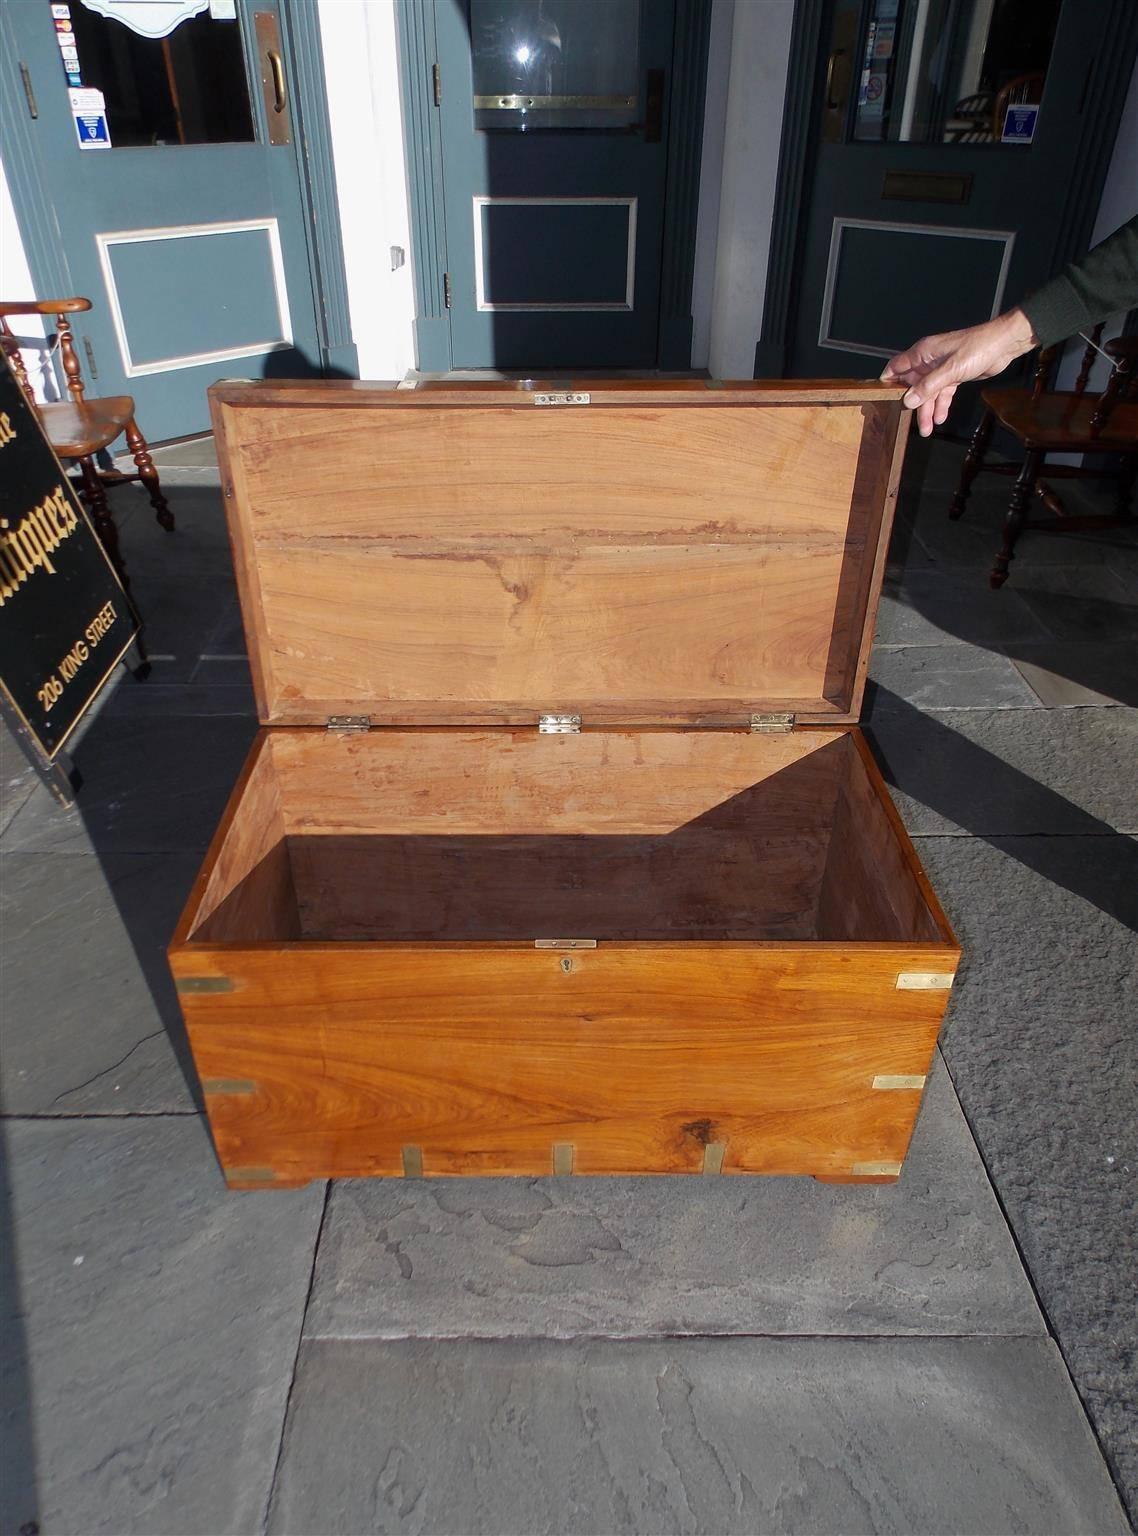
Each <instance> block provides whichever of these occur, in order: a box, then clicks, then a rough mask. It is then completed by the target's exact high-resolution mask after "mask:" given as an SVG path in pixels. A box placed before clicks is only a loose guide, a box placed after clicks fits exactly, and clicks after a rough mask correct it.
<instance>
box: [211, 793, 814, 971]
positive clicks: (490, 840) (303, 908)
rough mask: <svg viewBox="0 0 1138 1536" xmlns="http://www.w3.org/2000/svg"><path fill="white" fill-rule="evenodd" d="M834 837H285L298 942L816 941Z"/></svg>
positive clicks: (733, 833) (713, 832)
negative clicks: (293, 885) (825, 872)
mask: <svg viewBox="0 0 1138 1536" xmlns="http://www.w3.org/2000/svg"><path fill="white" fill-rule="evenodd" d="M829 841H830V838H829V829H828V828H827V829H825V830H823V829H822V828H821V827H819V826H814V827H804V828H803V829H802V830H801V831H800V832H799V833H797V834H795V835H794V836H792V837H786V836H783V837H772V836H770V835H769V834H767V833H766V832H764V830H763V826H762V821H761V818H758V817H756V818H755V819H754V821H753V823H752V824H751V825H750V826H749V827H747V828H746V829H745V830H733V829H732V828H730V827H719V826H715V825H711V826H702V825H700V824H699V823H698V822H697V823H695V824H694V825H692V826H688V827H683V828H680V829H679V830H678V831H676V832H673V833H670V834H665V835H660V834H656V835H651V836H602V837H595V836H594V837H585V836H569V837H550V836H545V835H541V836H528V837H525V836H523V837H493V836H489V835H485V834H483V835H480V836H466V837H463V836H434V837H432V836H422V835H420V836H403V837H399V836H381V837H375V836H369V837H358V836H357V837H319V836H307V837H294V838H290V839H289V857H290V858H291V861H292V870H293V875H294V878H295V882H296V893H297V895H296V903H297V905H298V906H299V910H300V932H302V933H303V935H304V937H305V938H306V939H318V940H324V941H332V940H338V941H344V940H360V939H371V940H384V941H388V942H397V943H420V942H430V941H435V942H442V943H456V942H458V943H468V942H490V943H495V942H509V941H513V942H519V941H520V942H522V943H533V942H534V941H535V940H536V939H554V938H565V937H573V938H589V939H596V940H598V941H600V942H602V943H604V942H611V941H618V942H619V941H641V942H648V941H654V942H659V941H663V940H668V939H683V940H687V941H699V940H717V941H746V940H752V941H753V940H760V939H768V940H775V939H812V938H813V937H814V936H815V935H814V925H815V912H816V909H817V905H818V893H819V888H820V886H821V883H822V870H823V866H824V864H825V861H826V853H827V849H828V847H829ZM220 936H221V935H220V934H218V933H215V932H212V931H211V932H210V933H209V934H203V935H202V937H205V938H210V937H220ZM232 936H233V937H234V938H238V937H240V934H239V933H236V932H235V933H234V934H233V935H232ZM249 936H250V937H253V936H254V935H253V934H251V933H250V935H249ZM257 936H258V937H263V938H268V937H272V935H270V934H267V933H266V934H260V935H257ZM281 937H287V934H282V935H281Z"/></svg>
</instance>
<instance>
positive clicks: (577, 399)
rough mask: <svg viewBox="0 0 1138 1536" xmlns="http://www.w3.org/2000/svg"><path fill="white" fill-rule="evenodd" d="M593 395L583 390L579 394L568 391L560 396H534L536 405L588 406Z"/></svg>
mask: <svg viewBox="0 0 1138 1536" xmlns="http://www.w3.org/2000/svg"><path fill="white" fill-rule="evenodd" d="M592 398H593V397H592V395H590V394H588V393H587V392H586V391H584V390H581V391H577V392H571V391H566V392H565V393H564V394H559V395H534V396H533V403H534V405H588V404H589V403H590V401H591V400H592Z"/></svg>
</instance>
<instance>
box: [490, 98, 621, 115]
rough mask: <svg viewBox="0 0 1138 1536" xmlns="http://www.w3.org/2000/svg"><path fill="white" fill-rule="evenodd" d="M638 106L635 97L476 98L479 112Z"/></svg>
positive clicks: (607, 110) (612, 109) (590, 109)
mask: <svg viewBox="0 0 1138 1536" xmlns="http://www.w3.org/2000/svg"><path fill="white" fill-rule="evenodd" d="M635 105H636V97H635V96H520V95H517V94H510V95H505V96H475V98H474V106H475V109H476V110H477V111H479V112H527V111H533V110H535V109H536V110H537V111H539V112H545V111H553V110H555V111H560V112H564V111H581V112H616V111H627V109H628V108H629V107H634V106H635Z"/></svg>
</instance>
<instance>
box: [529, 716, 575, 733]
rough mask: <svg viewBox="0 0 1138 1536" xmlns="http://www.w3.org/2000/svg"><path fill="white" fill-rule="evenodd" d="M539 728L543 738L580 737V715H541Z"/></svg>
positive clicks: (538, 723) (538, 722)
mask: <svg viewBox="0 0 1138 1536" xmlns="http://www.w3.org/2000/svg"><path fill="white" fill-rule="evenodd" d="M537 728H538V730H539V731H540V733H541V734H542V735H543V736H579V735H580V734H581V717H580V715H539V716H538V721H537Z"/></svg>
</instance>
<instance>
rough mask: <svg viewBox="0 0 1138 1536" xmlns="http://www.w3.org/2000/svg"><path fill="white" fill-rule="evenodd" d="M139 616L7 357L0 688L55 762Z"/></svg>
mask: <svg viewBox="0 0 1138 1536" xmlns="http://www.w3.org/2000/svg"><path fill="white" fill-rule="evenodd" d="M137 633H138V620H137V618H136V617H135V614H134V611H133V609H132V608H131V606H130V603H129V601H128V599H127V596H126V593H125V592H124V591H123V588H122V584H121V582H120V581H119V579H118V577H117V576H116V574H115V571H114V568H113V567H112V565H111V562H110V560H109V559H108V558H107V555H106V552H105V550H104V549H103V546H102V544H101V543H100V542H99V538H98V535H97V534H96V533H95V530H94V528H92V526H91V524H90V522H89V521H88V518H87V514H86V513H85V512H84V510H83V508H82V507H81V506H80V504H79V501H78V500H77V498H76V496H75V493H74V491H73V490H72V489H71V485H70V483H69V482H68V479H67V476H66V474H65V473H64V472H63V468H62V466H61V465H60V462H59V460H58V459H57V458H56V456H55V453H54V452H53V450H52V448H51V445H50V444H49V443H48V441H47V438H46V437H45V436H44V432H43V428H42V426H41V425H40V422H39V418H38V417H37V416H36V413H35V412H34V411H33V410H32V408H31V406H30V405H29V404H28V401H27V399H26V397H25V395H24V392H23V390H22V389H21V388H20V386H19V384H18V383H17V382H16V379H15V376H14V375H13V373H12V370H11V367H10V366H9V364H8V362H7V360H6V359H4V361H3V363H0V690H2V691H3V693H4V694H5V695H6V696H7V701H8V703H9V705H10V707H11V709H12V710H13V711H14V712H15V714H16V716H17V719H18V721H19V723H20V724H21V725H22V726H23V727H24V730H25V732H26V733H27V734H28V735H29V736H30V737H31V739H32V741H33V742H34V743H35V745H36V746H37V747H38V748H39V750H40V751H41V752H42V753H43V755H44V756H45V757H46V758H47V760H48V762H53V761H54V760H55V758H56V756H57V755H58V753H59V752H60V750H61V749H62V747H63V745H64V743H65V742H66V741H67V738H68V737H69V736H70V735H71V732H72V731H73V730H74V729H75V727H76V726H77V725H78V723H79V721H80V720H81V719H82V718H83V714H84V712H85V711H86V709H87V706H88V705H89V704H90V703H91V701H92V700H93V699H94V697H95V695H96V694H97V693H98V692H99V689H100V688H101V687H102V686H103V684H104V683H105V682H106V680H107V678H108V677H109V676H110V674H111V673H112V672H113V671H114V669H115V667H116V666H117V665H118V663H119V662H120V661H121V660H122V657H123V655H124V653H125V652H126V651H127V650H128V649H129V647H130V644H131V641H132V640H133V639H134V637H135V635H136V634H137Z"/></svg>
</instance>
